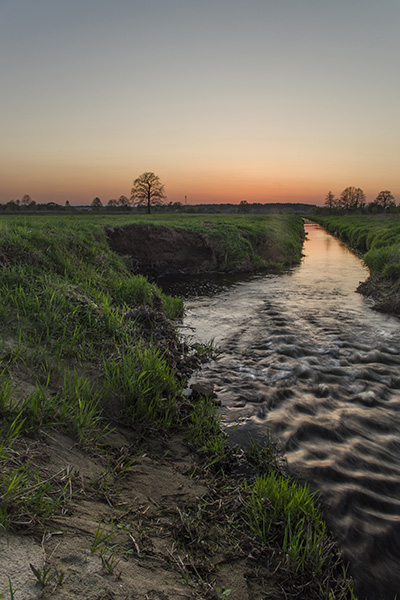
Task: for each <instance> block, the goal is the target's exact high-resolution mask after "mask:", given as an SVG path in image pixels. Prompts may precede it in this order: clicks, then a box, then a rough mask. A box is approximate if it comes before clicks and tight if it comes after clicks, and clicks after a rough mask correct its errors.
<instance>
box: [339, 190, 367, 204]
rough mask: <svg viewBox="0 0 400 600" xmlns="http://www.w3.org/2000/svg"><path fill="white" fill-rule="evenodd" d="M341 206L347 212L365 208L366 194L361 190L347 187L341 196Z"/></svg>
mask: <svg viewBox="0 0 400 600" xmlns="http://www.w3.org/2000/svg"><path fill="white" fill-rule="evenodd" d="M340 206H341V208H344V209H346V210H356V209H357V208H364V206H365V194H364V192H363V191H362V189H361V188H356V187H347V188H346V189H345V190H343V192H342V193H341V194H340Z"/></svg>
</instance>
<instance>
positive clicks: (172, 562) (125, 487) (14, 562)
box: [0, 428, 306, 600]
mask: <svg viewBox="0 0 400 600" xmlns="http://www.w3.org/2000/svg"><path fill="white" fill-rule="evenodd" d="M139 440H140V436H138V434H137V433H135V432H133V431H131V430H125V429H122V428H119V429H118V431H115V432H113V434H112V435H111V436H110V438H109V439H108V446H107V448H104V450H107V454H108V459H107V458H106V453H104V454H103V455H93V453H91V452H88V451H85V450H84V449H82V448H79V447H78V446H77V445H76V443H75V442H74V440H73V438H71V437H69V436H68V435H65V434H62V433H60V432H56V431H53V430H48V431H46V432H42V433H41V434H40V435H39V436H38V437H37V438H36V439H35V440H30V441H29V440H25V441H19V442H18V443H19V445H20V446H19V447H18V448H16V450H18V453H19V455H20V456H24V457H25V459H29V460H31V461H32V464H33V465H35V466H36V467H38V468H39V470H40V472H41V474H42V475H43V476H44V477H46V478H47V479H51V480H52V481H54V482H59V484H60V488H62V486H63V485H65V481H68V478H69V477H70V476H71V474H72V478H71V482H70V483H69V485H68V490H67V492H68V495H69V500H68V501H67V502H66V504H64V508H63V510H62V511H60V513H59V514H58V515H57V516H56V517H53V518H52V519H51V520H50V521H48V522H47V523H46V529H45V531H44V532H43V534H41V535H40V536H38V533H37V532H38V528H37V526H36V527H34V528H33V529H31V528H30V526H28V525H27V526H21V531H19V532H17V533H18V535H14V534H10V535H8V536H3V537H2V538H1V539H0V551H1V557H2V558H1V566H0V593H4V597H5V598H14V599H15V600H31V599H32V600H33V599H35V600H36V599H37V600H38V599H44V598H52V599H53V598H54V599H56V600H72V599H76V598H79V599H84V600H106V599H107V600H111V599H113V600H128V599H132V600H139V599H140V600H179V599H181V600H194V599H197V600H211V599H217V598H224V597H228V596H227V595H226V596H224V595H222V594H223V592H224V590H225V591H226V590H230V593H229V598H230V600H261V599H264V600H266V599H272V598H275V599H279V598H285V597H287V596H286V595H285V592H284V591H283V588H282V592H281V591H280V589H279V586H278V588H277V587H276V582H277V581H278V582H279V580H280V579H281V578H280V577H279V576H278V577H277V576H276V574H275V576H274V579H273V580H274V586H273V587H272V588H271V585H270V583H269V580H270V578H271V574H272V571H273V570H275V569H278V567H279V565H280V561H282V558H281V557H279V556H274V555H271V553H269V555H267V554H265V550H264V551H263V550H262V548H261V547H259V546H258V545H257V543H255V542H254V541H252V540H251V539H250V538H248V537H247V536H246V535H245V534H244V533H241V532H240V531H237V530H236V529H235V528H233V527H231V526H230V525H229V522H228V520H227V519H229V517H230V515H232V514H233V510H234V507H235V503H237V502H238V498H239V489H238V488H237V489H235V486H231V487H230V488H227V489H228V490H230V491H227V492H226V494H225V495H224V497H221V495H218V492H217V491H216V488H215V484H213V482H212V479H211V480H210V481H207V480H206V479H205V476H204V474H202V472H201V471H199V469H198V466H196V460H195V457H194V456H193V454H192V453H191V452H190V450H189V449H188V447H187V445H186V444H185V441H184V440H183V438H182V436H181V435H174V436H173V437H172V438H171V439H168V440H166V439H164V440H161V441H160V439H159V437H157V438H154V439H151V436H150V438H148V439H147V440H145V441H144V440H143V439H142V440H140V441H139ZM110 456H111V457H112V458H111V459H110ZM99 526H100V529H99ZM99 531H100V533H101V535H100V534H99ZM96 532H97V534H96ZM96 535H97V538H103V540H104V541H103V544H101V543H99V544H98V547H97V548H96V547H95V544H96ZM107 535H109V538H107V539H105V538H106V536H107ZM98 541H99V540H98ZM263 553H264V554H263ZM30 565H32V566H33V567H34V568H35V569H36V570H37V572H39V573H41V574H44V573H46V581H45V584H44V585H43V583H40V582H39V581H38V578H37V576H35V575H34V572H33V570H32V567H31V566H30ZM283 573H284V578H287V577H288V572H287V571H286V570H285V569H284V570H283ZM8 578H10V580H9V579H8ZM289 579H290V577H289ZM10 581H11V589H12V594H13V595H12V594H11V591H10V588H9V586H10ZM285 588H286V590H288V589H290V583H288V582H287V581H286V582H285ZM298 597H304V598H305V597H306V596H298Z"/></svg>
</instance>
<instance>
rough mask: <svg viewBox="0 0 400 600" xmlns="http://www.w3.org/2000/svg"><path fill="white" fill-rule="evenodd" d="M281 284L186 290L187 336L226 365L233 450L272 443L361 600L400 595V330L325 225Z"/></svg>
mask: <svg viewBox="0 0 400 600" xmlns="http://www.w3.org/2000/svg"><path fill="white" fill-rule="evenodd" d="M306 231H307V240H306V242H305V245H304V254H305V257H304V259H303V261H302V263H301V265H300V266H298V267H296V268H294V269H292V270H290V271H289V272H286V273H284V274H282V275H271V274H269V275H268V274H267V275H262V276H255V277H254V276H253V277H248V278H243V277H242V278H240V279H238V278H237V277H236V278H233V277H227V276H224V277H222V276H214V277H210V278H207V279H201V280H200V279H197V280H192V281H188V280H185V281H184V282H177V281H175V284H174V286H172V288H171V287H170V290H169V291H171V292H173V293H179V294H181V295H184V296H185V298H186V302H185V305H186V316H185V319H184V323H183V330H184V331H185V332H186V333H189V334H190V336H192V338H193V339H197V340H199V341H202V342H207V341H209V340H211V339H212V340H214V343H215V344H217V345H218V347H219V349H220V351H221V354H220V355H219V357H218V359H217V360H215V361H212V362H210V363H208V364H207V365H206V366H205V367H204V369H203V370H202V372H201V373H200V374H198V375H197V377H199V378H203V379H206V380H209V381H212V382H213V383H214V385H215V388H216V392H217V394H218V398H219V400H220V401H221V403H222V407H221V417H222V421H223V424H224V425H225V426H226V428H227V430H228V431H230V432H231V434H232V436H233V439H234V440H236V441H240V442H244V443H246V440H248V439H249V436H252V437H253V438H256V439H257V438H262V437H263V436H265V435H267V434H268V433H270V434H271V435H272V437H273V439H274V440H275V441H276V442H277V443H278V445H279V448H280V450H281V452H282V453H283V455H284V457H285V458H286V460H287V463H288V467H289V470H290V472H291V473H293V474H294V475H295V476H296V477H297V478H299V479H301V480H303V481H307V482H309V484H310V486H311V487H312V489H314V490H319V493H320V498H321V502H322V505H323V508H324V513H325V517H326V520H327V522H328V525H329V527H330V528H331V530H332V531H333V534H334V536H335V538H336V539H337V541H338V543H339V546H340V548H341V550H342V552H343V555H344V557H345V559H346V560H348V561H349V562H350V565H351V572H352V574H353V575H354V577H355V580H356V589H357V592H358V594H359V596H360V598H365V597H366V596H367V594H368V598H369V600H377V599H379V598H382V599H383V598H384V599H385V600H386V599H390V600H392V598H393V597H394V595H395V594H396V593H398V592H399V590H400V572H399V569H398V565H399V562H400V369H399V367H400V321H399V320H398V319H396V318H394V317H390V316H387V315H383V314H380V313H378V312H376V311H374V310H373V309H372V306H371V304H370V302H369V301H368V300H366V299H365V298H364V297H362V296H361V295H360V294H357V293H355V289H356V288H357V285H358V283H359V282H360V281H363V280H364V279H366V277H367V276H368V270H367V269H366V267H365V266H364V265H363V263H362V261H361V260H360V259H359V258H358V257H356V256H355V255H353V254H352V253H351V252H350V251H349V250H348V249H347V248H346V247H345V246H344V245H343V244H341V243H340V242H339V241H338V240H337V239H336V238H335V237H333V236H331V235H329V234H327V233H326V232H325V231H324V230H323V229H321V228H320V227H319V226H316V225H308V226H306Z"/></svg>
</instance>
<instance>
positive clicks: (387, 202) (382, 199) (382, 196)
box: [375, 190, 396, 210]
mask: <svg viewBox="0 0 400 600" xmlns="http://www.w3.org/2000/svg"><path fill="white" fill-rule="evenodd" d="M375 202H376V204H377V205H378V206H381V207H382V208H383V210H390V209H391V208H395V206H396V202H395V201H394V196H393V194H392V192H389V190H383V191H382V192H379V194H378V195H377V197H376V200H375Z"/></svg>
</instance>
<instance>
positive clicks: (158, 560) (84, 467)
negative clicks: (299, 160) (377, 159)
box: [0, 216, 354, 600]
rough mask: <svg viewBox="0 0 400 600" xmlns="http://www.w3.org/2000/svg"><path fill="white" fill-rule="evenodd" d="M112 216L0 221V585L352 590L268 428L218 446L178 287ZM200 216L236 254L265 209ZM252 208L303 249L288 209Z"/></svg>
mask: <svg viewBox="0 0 400 600" xmlns="http://www.w3.org/2000/svg"><path fill="white" fill-rule="evenodd" d="M174 219H175V217H172V218H171V219H169V223H168V224H169V225H171V224H172V223H175V225H176V226H178V225H179V226H182V227H183V226H184V224H183V222H182V223H180V220H178V219H176V220H175V221H174ZM258 220H259V219H257V221H258ZM129 221H131V218H129ZM208 221H210V219H209V218H208ZM125 223H126V219H124V217H118V218H112V217H108V218H107V220H106V222H105V218H103V217H97V216H96V217H89V216H88V217H84V218H77V217H69V216H68V217H60V216H58V217H33V218H14V217H12V218H11V217H8V218H4V219H2V220H1V221H0V233H1V236H0V263H1V272H0V289H1V296H0V298H1V301H0V314H1V322H2V329H1V347H0V352H1V354H0V360H1V367H0V431H1V441H0V467H1V469H0V533H1V536H0V545H1V544H2V546H1V547H2V549H3V550H4V553H5V555H7V557H9V559H10V560H9V561H8V562H7V561H4V562H3V563H2V567H1V571H0V593H1V592H3V593H4V595H5V597H6V598H7V597H9V598H15V599H16V600H19V599H20V598H23V599H24V600H26V599H27V598H31V597H32V598H50V597H51V598H63V599H66V600H68V599H69V598H76V597H85V598H88V599H89V598H90V599H93V600H94V599H95V598H96V599H100V598H103V599H106V598H116V599H119V598H121V600H122V598H126V597H137V596H138V597H143V598H145V597H147V598H151V599H152V598H160V597H161V595H160V594H161V593H163V594H164V596H163V598H164V597H167V598H171V599H172V598H174V599H176V598H186V599H189V598H193V599H195V598H197V599H201V598H205V599H207V598H209V599H212V598H227V597H230V598H231V600H236V599H237V600H243V599H244V598H246V597H249V598H252V599H254V600H257V599H260V600H261V598H263V599H265V598H274V599H279V598H286V597H287V595H291V594H292V595H295V596H296V597H298V598H315V599H317V598H318V599H320V598H327V599H332V600H333V599H344V598H353V597H354V595H353V592H352V588H351V584H350V582H349V581H348V579H347V577H346V573H345V572H344V571H343V568H342V564H341V562H340V559H339V557H338V554H337V551H336V550H335V547H334V543H333V542H332V540H331V539H330V537H329V535H328V533H327V532H326V529H325V525H324V522H323V519H322V516H321V512H320V509H319V507H318V502H317V500H316V498H315V497H314V496H312V495H311V494H310V493H309V491H308V489H307V487H306V486H300V485H298V484H296V483H295V482H293V481H292V480H290V478H288V477H287V476H285V474H284V473H283V471H282V469H281V467H280V466H279V463H278V461H277V459H276V456H275V454H274V452H273V449H272V447H271V445H270V444H266V445H265V447H254V448H252V449H250V450H247V451H244V450H243V449H240V448H232V447H230V445H229V443H228V440H227V438H226V436H225V435H224V433H223V432H222V431H221V428H220V424H219V421H218V416H217V413H216V409H215V406H214V404H213V403H212V401H211V400H210V399H208V398H204V397H198V398H193V399H191V400H189V399H187V397H186V396H185V395H184V394H183V393H182V392H183V389H184V387H185V381H186V377H187V374H188V373H189V372H190V370H191V369H193V368H196V367H197V366H198V365H199V364H200V361H201V359H202V356H208V355H209V352H208V349H207V348H197V351H195V350H194V349H192V348H189V347H188V346H187V345H186V344H185V343H184V342H183V341H182V340H181V339H179V337H178V336H177V334H176V331H175V329H174V327H173V324H172V319H174V318H178V317H179V316H180V315H181V314H182V311H183V305H182V302H181V300H179V299H175V298H171V297H168V296H166V295H165V294H163V293H162V291H161V290H160V289H159V288H158V287H157V286H155V285H154V284H151V283H149V282H148V280H147V279H146V278H145V277H143V276H140V275H135V276H133V275H132V274H131V273H130V272H129V269H128V267H127V266H126V264H125V262H124V261H123V259H122V258H121V257H119V256H118V255H116V254H115V253H113V252H112V251H111V250H110V248H109V246H108V244H107V238H106V235H105V232H104V225H106V224H107V225H121V224H125ZM211 223H213V230H215V231H220V232H222V231H224V232H225V233H224V236H225V238H224V239H226V244H227V249H228V250H229V248H230V250H229V252H228V250H227V252H228V254H229V256H230V257H231V258H230V260H231V261H235V260H239V259H240V260H241V259H242V258H241V257H242V254H241V252H242V250H243V249H242V246H241V244H242V242H241V239H242V238H243V239H245V240H246V243H247V241H248V240H249V239H251V235H252V232H254V235H255V236H256V235H258V232H259V227H260V224H259V223H257V222H256V221H254V222H252V221H251V220H247V219H246V220H244V219H240V220H237V221H235V220H231V219H230V220H229V221H227V223H226V227H225V228H224V227H223V222H222V220H221V218H216V219H215V220H214V219H211ZM152 224H153V225H156V220H154V221H152ZM162 224H165V220H164V219H162ZM214 225H215V226H214ZM185 226H186V227H188V228H199V229H200V228H201V227H204V228H206V229H207V228H208V229H209V228H210V225H209V224H207V222H206V223H204V222H203V223H202V222H201V220H199V219H198V218H193V219H188V220H187V222H186V224H185ZM262 226H263V228H264V230H268V228H269V231H270V235H271V237H274V239H276V243H278V242H279V243H282V244H283V247H284V248H286V250H285V252H286V253H287V254H286V256H287V260H290V252H291V253H292V259H291V260H292V262H295V261H296V260H298V252H299V250H298V246H299V243H300V242H299V239H301V223H300V224H299V221H293V219H292V217H287V218H284V217H281V218H279V219H278V220H275V219H271V220H268V219H266V220H263V223H262ZM243 231H245V232H246V236H243V235H242V234H243ZM227 232H228V233H229V235H228V234H227ZM238 232H239V233H238ZM294 232H297V234H296V236H295V235H294ZM221 235H222V233H221ZM246 247H247V246H246ZM290 248H291V250H290ZM238 257H239V258H238ZM230 264H233V263H230ZM191 398H192V397H191ZM244 474H245V475H244ZM7 544H8V546H7ZM16 565H19V566H18V568H17V567H16Z"/></svg>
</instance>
